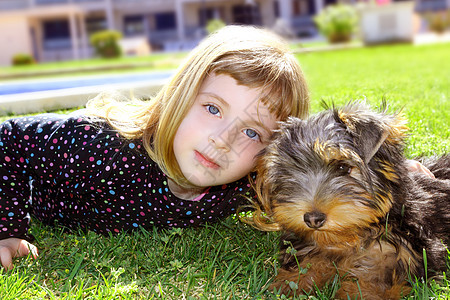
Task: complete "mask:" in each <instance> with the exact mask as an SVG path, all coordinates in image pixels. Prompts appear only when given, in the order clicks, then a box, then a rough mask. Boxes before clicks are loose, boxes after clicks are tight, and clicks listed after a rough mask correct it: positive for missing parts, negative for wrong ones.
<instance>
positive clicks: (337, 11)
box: [314, 4, 358, 43]
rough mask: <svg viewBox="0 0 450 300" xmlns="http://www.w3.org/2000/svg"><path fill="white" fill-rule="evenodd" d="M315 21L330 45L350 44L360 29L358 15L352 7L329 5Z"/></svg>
mask: <svg viewBox="0 0 450 300" xmlns="http://www.w3.org/2000/svg"><path fill="white" fill-rule="evenodd" d="M314 21H315V23H316V24H317V27H318V29H319V31H320V33H321V34H323V35H324V36H325V37H326V38H327V39H328V41H329V42H330V43H339V42H348V41H350V40H351V38H352V35H353V33H355V32H356V30H357V28H358V13H357V11H356V9H355V7H353V6H352V5H347V4H337V5H329V6H327V7H325V9H324V10H322V11H321V12H320V14H318V15H317V16H315V17H314Z"/></svg>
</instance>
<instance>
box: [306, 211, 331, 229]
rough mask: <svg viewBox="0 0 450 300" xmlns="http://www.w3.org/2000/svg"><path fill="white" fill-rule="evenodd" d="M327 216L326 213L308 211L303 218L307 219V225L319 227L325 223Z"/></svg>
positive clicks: (313, 227)
mask: <svg viewBox="0 0 450 300" xmlns="http://www.w3.org/2000/svg"><path fill="white" fill-rule="evenodd" d="M326 218H327V216H326V215H325V214H324V213H321V212H318V211H313V212H308V213H306V214H305V215H304V216H303V220H305V223H306V225H308V227H309V228H312V229H318V228H320V227H322V226H323V224H325V220H326Z"/></svg>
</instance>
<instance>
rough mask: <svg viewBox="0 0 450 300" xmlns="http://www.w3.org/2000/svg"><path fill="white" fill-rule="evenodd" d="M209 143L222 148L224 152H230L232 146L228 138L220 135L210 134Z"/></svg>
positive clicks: (219, 148)
mask: <svg viewBox="0 0 450 300" xmlns="http://www.w3.org/2000/svg"><path fill="white" fill-rule="evenodd" d="M208 141H209V143H210V144H211V145H212V146H213V147H214V148H216V149H218V150H221V151H223V152H225V153H226V152H230V149H231V146H230V144H229V142H228V139H227V138H225V137H223V136H222V135H220V136H214V135H210V136H209V138H208Z"/></svg>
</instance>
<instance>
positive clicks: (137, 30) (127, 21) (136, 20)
mask: <svg viewBox="0 0 450 300" xmlns="http://www.w3.org/2000/svg"><path fill="white" fill-rule="evenodd" d="M123 23H124V33H125V35H127V36H130V35H142V34H144V33H145V28H144V16H126V17H125V18H124V22H123Z"/></svg>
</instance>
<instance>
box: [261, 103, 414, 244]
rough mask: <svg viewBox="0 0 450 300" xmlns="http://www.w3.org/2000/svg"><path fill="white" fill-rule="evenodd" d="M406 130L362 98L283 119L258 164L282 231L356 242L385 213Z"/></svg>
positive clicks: (266, 203) (269, 208)
mask: <svg viewBox="0 0 450 300" xmlns="http://www.w3.org/2000/svg"><path fill="white" fill-rule="evenodd" d="M406 131H407V128H406V126H405V120H404V119H403V118H402V117H401V116H400V115H399V114H393V115H389V114H386V112H385V111H381V112H374V111H372V110H370V109H369V108H368V106H366V105H365V104H362V103H356V102H355V103H350V104H348V105H346V106H344V107H341V108H329V109H328V110H326V111H324V112H322V113H319V114H317V115H315V116H313V117H311V118H310V119H308V120H307V121H304V120H300V119H297V118H290V119H289V120H288V121H287V122H285V123H283V124H282V125H281V128H280V129H279V131H278V132H277V133H276V135H275V137H274V140H273V142H272V143H271V144H270V145H269V146H268V147H267V149H266V151H265V153H264V155H262V157H261V159H260V162H259V165H258V172H259V175H258V182H257V190H259V191H258V192H259V196H260V198H261V202H262V206H263V207H264V208H265V210H266V213H267V214H269V215H270V216H271V217H272V218H273V221H274V222H275V223H276V224H278V225H279V226H280V227H281V228H282V229H284V230H287V231H291V232H294V233H296V234H297V235H299V236H300V237H301V238H304V239H312V240H314V241H315V242H316V243H317V244H319V245H322V246H334V247H336V246H337V247H339V246H343V247H345V246H346V245H348V244H352V245H354V244H355V243H358V242H359V239H360V238H361V237H360V236H359V234H360V232H362V231H361V229H365V228H368V227H370V225H371V224H373V223H375V222H377V221H379V220H380V219H381V218H383V217H385V215H386V214H387V212H388V211H389V209H390V208H391V206H392V194H391V189H392V188H393V187H394V185H395V184H396V183H397V182H398V179H399V173H398V169H397V168H396V166H395V162H396V161H398V160H402V159H403V141H404V138H405V133H406Z"/></svg>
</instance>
